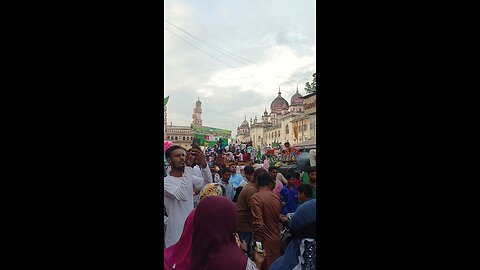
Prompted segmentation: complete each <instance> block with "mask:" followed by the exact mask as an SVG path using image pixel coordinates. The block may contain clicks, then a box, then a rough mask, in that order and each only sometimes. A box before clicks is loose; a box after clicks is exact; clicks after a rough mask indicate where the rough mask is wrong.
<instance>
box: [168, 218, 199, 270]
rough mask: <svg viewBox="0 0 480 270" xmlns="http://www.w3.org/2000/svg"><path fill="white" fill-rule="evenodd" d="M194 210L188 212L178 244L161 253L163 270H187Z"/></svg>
mask: <svg viewBox="0 0 480 270" xmlns="http://www.w3.org/2000/svg"><path fill="white" fill-rule="evenodd" d="M194 216H195V209H193V210H192V212H190V214H189V215H188V217H187V219H186V220H185V225H184V226H183V232H182V236H180V239H179V240H178V242H177V243H176V244H174V245H172V246H170V247H168V248H167V249H165V250H164V251H163V255H164V259H163V269H165V270H188V269H189V267H190V256H189V253H190V246H191V245H192V237H193V217H194Z"/></svg>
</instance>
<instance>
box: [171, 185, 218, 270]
mask: <svg viewBox="0 0 480 270" xmlns="http://www.w3.org/2000/svg"><path fill="white" fill-rule="evenodd" d="M225 194H226V192H225V190H224V187H223V186H222V185H220V184H218V183H210V184H207V185H205V186H204V187H203V188H202V190H201V191H200V194H199V195H200V201H201V200H202V199H203V198H205V197H208V196H225ZM194 216H195V208H194V209H193V210H192V212H190V214H189V215H188V217H187V219H186V220H185V225H184V226H183V232H182V235H181V236H180V239H179V240H178V242H177V243H176V244H174V245H172V246H170V247H168V248H167V249H165V250H164V251H163V254H164V260H163V269H165V270H188V269H190V247H191V245H192V238H193V218H194Z"/></svg>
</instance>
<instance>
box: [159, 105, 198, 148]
mask: <svg viewBox="0 0 480 270" xmlns="http://www.w3.org/2000/svg"><path fill="white" fill-rule="evenodd" d="M192 124H195V125H200V126H201V125H202V102H201V101H200V98H199V99H198V101H197V102H196V103H195V108H194V109H193V114H192ZM163 125H164V138H165V139H166V140H167V141H171V142H173V144H178V145H180V146H182V147H184V148H186V149H189V148H191V147H192V141H193V130H192V126H191V125H190V126H174V125H173V123H172V122H170V125H167V107H166V106H165V107H164V109H163Z"/></svg>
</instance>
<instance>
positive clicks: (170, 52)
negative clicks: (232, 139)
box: [163, 0, 316, 135]
mask: <svg viewBox="0 0 480 270" xmlns="http://www.w3.org/2000/svg"><path fill="white" fill-rule="evenodd" d="M164 6H165V14H164V22H163V23H164V29H163V32H164V34H163V35H164V43H165V47H164V48H165V49H164V55H165V62H164V72H165V81H164V87H165V94H166V95H168V96H170V100H169V102H168V105H167V110H168V112H167V113H168V115H167V120H168V124H170V122H173V125H190V123H191V122H192V110H193V107H194V106H195V102H196V101H197V98H200V100H201V101H202V109H203V113H202V119H203V125H205V126H210V127H217V128H224V129H229V130H232V135H234V134H236V128H237V127H238V126H239V125H240V123H241V122H242V121H243V120H244V118H245V115H246V117H247V120H248V121H249V119H250V118H254V117H255V115H256V116H257V118H258V119H261V115H262V113H263V111H264V110H265V108H267V111H268V112H270V103H271V102H272V100H273V99H274V98H275V97H276V96H277V93H278V88H279V87H280V90H281V93H282V96H283V97H284V98H285V99H286V100H287V101H288V102H289V103H290V98H291V96H292V95H293V94H294V93H295V91H296V87H297V84H298V89H299V92H300V93H301V94H302V95H305V91H304V86H305V82H307V81H311V79H312V74H313V73H314V72H316V63H315V54H316V52H315V46H316V36H315V0H295V1H293V0H288V1H287V0H262V1H253V0H243V1H242V0H165V1H164Z"/></svg>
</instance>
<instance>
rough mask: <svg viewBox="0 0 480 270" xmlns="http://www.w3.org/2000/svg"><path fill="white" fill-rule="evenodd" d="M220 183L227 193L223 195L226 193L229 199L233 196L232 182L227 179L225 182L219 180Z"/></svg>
mask: <svg viewBox="0 0 480 270" xmlns="http://www.w3.org/2000/svg"><path fill="white" fill-rule="evenodd" d="M230 179H231V178H230ZM220 185H222V186H223V187H224V188H225V192H226V193H227V194H225V195H227V198H228V199H229V200H230V201H231V200H232V199H233V196H234V194H233V186H232V183H231V182H230V181H229V182H228V184H227V183H225V182H224V181H223V180H221V182H220Z"/></svg>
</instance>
